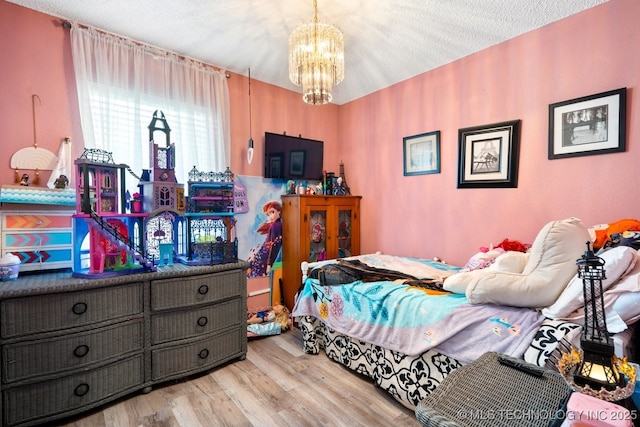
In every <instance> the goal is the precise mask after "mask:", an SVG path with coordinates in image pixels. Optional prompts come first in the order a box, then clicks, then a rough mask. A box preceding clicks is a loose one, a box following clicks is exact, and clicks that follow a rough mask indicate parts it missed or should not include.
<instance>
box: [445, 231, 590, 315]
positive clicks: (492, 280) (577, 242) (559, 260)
mask: <svg viewBox="0 0 640 427" xmlns="http://www.w3.org/2000/svg"><path fill="white" fill-rule="evenodd" d="M588 241H590V239H589V233H588V232H587V228H586V227H585V226H584V225H583V224H582V222H581V221H580V220H579V219H578V218H567V219H564V220H558V221H551V222H549V223H548V224H547V225H545V226H544V227H543V228H542V230H540V232H539V233H538V236H537V237H536V239H535V241H534V242H533V245H532V246H531V250H530V252H529V259H528V261H527V265H526V266H525V268H524V269H523V271H522V273H511V272H502V271H492V270H487V269H484V270H474V271H469V272H461V273H456V274H453V275H451V276H449V277H448V278H447V279H445V281H444V284H443V286H444V289H446V290H448V291H451V292H456V293H463V292H464V293H465V294H466V296H467V299H468V300H469V302H470V303H472V304H482V303H494V304H502V305H511V306H514V307H531V308H539V307H546V306H548V305H550V304H552V303H553V302H554V301H555V300H556V298H558V295H560V293H561V292H562V291H563V290H564V288H565V287H566V286H567V283H569V280H571V277H572V276H573V275H575V272H576V260H577V259H578V258H579V257H580V256H581V255H582V254H583V253H584V251H585V250H586V248H587V246H586V242H588Z"/></svg>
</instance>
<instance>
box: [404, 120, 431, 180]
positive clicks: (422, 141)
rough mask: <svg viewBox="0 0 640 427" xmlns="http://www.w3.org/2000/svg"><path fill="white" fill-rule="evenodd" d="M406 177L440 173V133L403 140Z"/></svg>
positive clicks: (425, 134) (408, 137) (424, 134)
mask: <svg viewBox="0 0 640 427" xmlns="http://www.w3.org/2000/svg"><path fill="white" fill-rule="evenodd" d="M402 150H403V154H404V155H403V159H404V176H409V175H425V174H429V173H440V131H439V130H437V131H435V132H429V133H423V134H420V135H414V136H406V137H404V138H402Z"/></svg>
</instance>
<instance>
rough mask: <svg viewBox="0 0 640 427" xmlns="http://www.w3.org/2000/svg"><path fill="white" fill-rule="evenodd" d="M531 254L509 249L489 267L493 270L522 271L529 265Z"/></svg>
mask: <svg viewBox="0 0 640 427" xmlns="http://www.w3.org/2000/svg"><path fill="white" fill-rule="evenodd" d="M528 260H529V254H528V253H524V252H518V251H507V252H505V253H503V254H502V255H500V256H499V257H498V258H496V259H495V261H494V262H493V264H491V265H490V266H489V267H487V269H488V270H491V271H506V272H509V273H522V270H524V268H525V267H526V265H527V261H528Z"/></svg>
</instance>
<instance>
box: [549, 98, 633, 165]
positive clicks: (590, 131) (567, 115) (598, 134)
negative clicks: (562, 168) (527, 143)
mask: <svg viewBox="0 0 640 427" xmlns="http://www.w3.org/2000/svg"><path fill="white" fill-rule="evenodd" d="M626 105H627V88H622V89H616V90H612V91H609V92H602V93H598V94H596V95H591V96H584V97H582V98H576V99H571V100H569V101H563V102H557V103H555V104H551V105H549V159H551V160H553V159H562V158H565V157H575V156H589V155H592V154H604V153H616V152H620V151H624V150H625V129H626V127H625V126H626Z"/></svg>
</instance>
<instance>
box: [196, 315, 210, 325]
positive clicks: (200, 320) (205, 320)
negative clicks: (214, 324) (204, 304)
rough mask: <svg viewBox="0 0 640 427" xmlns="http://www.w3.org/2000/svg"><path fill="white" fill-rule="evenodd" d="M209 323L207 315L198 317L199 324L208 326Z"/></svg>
mask: <svg viewBox="0 0 640 427" xmlns="http://www.w3.org/2000/svg"><path fill="white" fill-rule="evenodd" d="M207 323H209V319H207V317H206V316H202V317H201V318H199V319H198V326H207Z"/></svg>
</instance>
